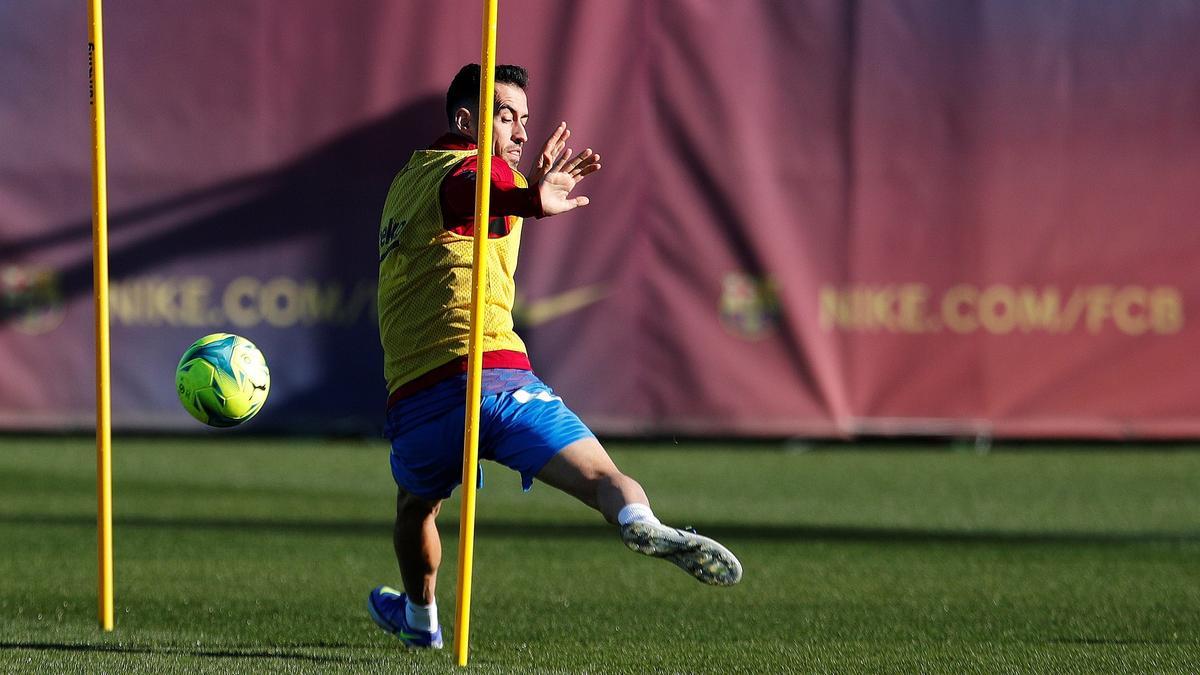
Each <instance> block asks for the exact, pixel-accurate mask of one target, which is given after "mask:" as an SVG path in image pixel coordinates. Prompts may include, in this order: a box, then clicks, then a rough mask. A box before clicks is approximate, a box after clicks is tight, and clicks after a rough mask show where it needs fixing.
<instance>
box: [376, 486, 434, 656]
mask: <svg viewBox="0 0 1200 675" xmlns="http://www.w3.org/2000/svg"><path fill="white" fill-rule="evenodd" d="M441 506H442V502H441V500H430V499H425V498H422V497H418V496H417V495H414V494H411V493H409V492H407V491H406V490H405V489H404V488H399V490H398V493H397V495H396V523H395V526H394V527H393V528H392V545H393V547H394V549H395V551H396V562H397V564H398V565H399V566H400V579H401V581H402V583H403V586H404V593H400V592H398V591H396V589H394V588H391V587H389V586H380V587H378V588H376V589H375V590H373V591H371V595H370V596H369V597H368V598H367V611H368V612H369V613H370V614H371V618H372V619H373V620H374V621H375V623H376V624H377V625H378V626H379V627H380V628H382V629H384V630H386V631H387V632H389V633H391V634H393V635H395V636H396V637H398V638H399V639H400V641H401V642H403V643H404V644H406V645H408V646H409V647H432V648H434V649H440V648H441V646H442V628H441V626H439V625H438V620H437V600H436V599H435V595H434V591H435V590H436V589H437V572H438V566H440V565H441V562H442V540H441V538H440V537H439V536H438V530H437V515H438V512H439V511H440V510H441Z"/></svg>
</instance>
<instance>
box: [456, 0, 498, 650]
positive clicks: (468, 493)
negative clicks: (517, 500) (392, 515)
mask: <svg viewBox="0 0 1200 675" xmlns="http://www.w3.org/2000/svg"><path fill="white" fill-rule="evenodd" d="M496 2H497V0H483V49H482V53H481V55H480V59H479V64H480V68H481V72H480V77H479V121H478V127H479V135H478V138H477V144H478V146H479V169H478V171H476V172H475V175H476V179H475V265H474V266H473V268H472V274H471V338H470V342H469V343H468V344H469V346H468V348H467V349H468V352H467V354H468V355H467V403H466V405H467V419H466V429H465V434H464V438H463V479H462V512H461V515H460V516H459V525H458V601H457V605H456V607H455V614H454V616H455V619H454V658H455V661H456V662H457V663H458V665H460V666H465V665H467V645H468V643H469V641H470V627H471V568H472V565H473V564H474V556H475V490H476V484H475V481H476V478H475V477H476V475H477V473H478V471H479V400H480V378H481V377H482V375H483V309H484V305H485V299H486V297H487V244H488V206H489V202H490V201H491V187H492V108H493V107H494V106H493V105H492V103H493V101H494V99H495V97H496V91H495V90H496V67H495V66H496Z"/></svg>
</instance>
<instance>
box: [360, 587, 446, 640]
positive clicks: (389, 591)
mask: <svg viewBox="0 0 1200 675" xmlns="http://www.w3.org/2000/svg"><path fill="white" fill-rule="evenodd" d="M407 604H408V597H407V596H405V595H404V594H403V593H400V592H398V591H397V590H396V589H394V588H392V587H390V586H380V587H379V588H376V589H375V590H373V591H371V595H369V596H367V611H368V612H370V613H371V619H373V620H374V621H375V623H376V625H378V626H379V627H380V628H382V629H384V630H385V631H387V632H389V633H391V634H392V635H395V636H396V638H397V639H399V640H400V641H401V642H403V643H404V644H405V646H408V647H413V648H415V649H441V648H442V627H441V626H438V629H437V630H435V631H432V632H431V631H427V630H420V629H417V628H411V627H409V625H408V619H407V618H406V615H405V613H404V608H405V606H406V605H407Z"/></svg>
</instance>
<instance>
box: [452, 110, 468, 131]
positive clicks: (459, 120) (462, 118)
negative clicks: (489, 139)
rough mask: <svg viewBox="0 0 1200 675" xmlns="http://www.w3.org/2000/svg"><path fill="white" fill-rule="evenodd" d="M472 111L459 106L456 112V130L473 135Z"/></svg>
mask: <svg viewBox="0 0 1200 675" xmlns="http://www.w3.org/2000/svg"><path fill="white" fill-rule="evenodd" d="M471 124H472V120H471V111H470V110H468V109H466V108H459V109H458V110H457V111H456V112H455V113H454V130H455V131H457V132H458V133H460V134H465V135H467V136H471V135H472V133H471Z"/></svg>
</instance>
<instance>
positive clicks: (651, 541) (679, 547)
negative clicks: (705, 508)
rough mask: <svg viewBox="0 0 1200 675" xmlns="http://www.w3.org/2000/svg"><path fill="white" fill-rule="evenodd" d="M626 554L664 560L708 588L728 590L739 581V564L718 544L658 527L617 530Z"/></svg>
mask: <svg viewBox="0 0 1200 675" xmlns="http://www.w3.org/2000/svg"><path fill="white" fill-rule="evenodd" d="M621 539H622V540H623V541H624V542H625V545H626V546H628V547H629V548H630V550H633V551H637V552H638V553H641V554H643V555H648V556H653V557H655V558H665V559H667V560H670V561H671V562H673V563H675V564H676V565H678V566H679V567H680V568H682V569H683V570H685V571H686V572H687V573H688V574H691V575H692V576H693V577H696V579H698V580H700V581H702V582H704V583H706V584H709V585H711V586H732V585H734V584H736V583H737V582H739V581H741V580H742V563H741V562H739V561H738V559H737V556H735V555H733V553H732V552H731V551H730V550H729V549H727V548H725V547H724V546H722V545H721V544H720V543H719V542H717V541H714V540H712V539H709V538H708V537H703V536H700V535H699V534H696V531H695V530H693V529H692V528H690V527H689V528H686V529H683V530H680V529H676V528H674V527H668V526H666V525H662V524H660V523H648V522H644V521H642V522H634V523H629V524H628V525H626V526H625V527H622V528H621Z"/></svg>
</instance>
